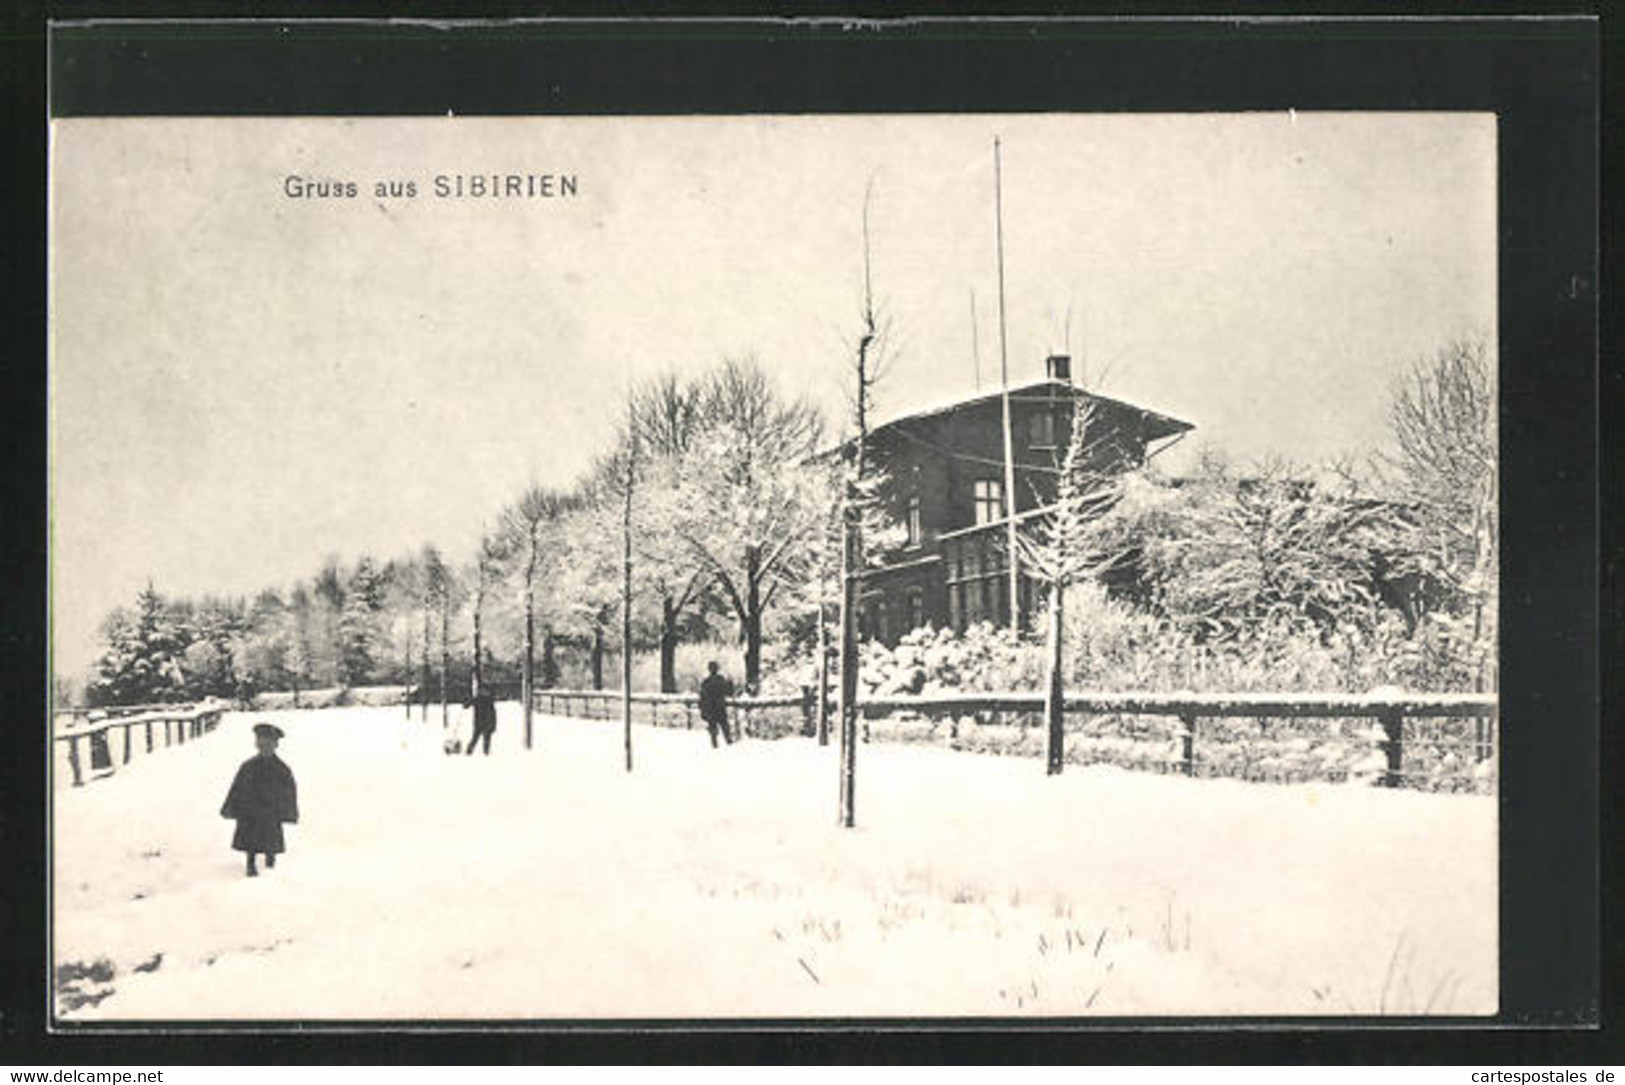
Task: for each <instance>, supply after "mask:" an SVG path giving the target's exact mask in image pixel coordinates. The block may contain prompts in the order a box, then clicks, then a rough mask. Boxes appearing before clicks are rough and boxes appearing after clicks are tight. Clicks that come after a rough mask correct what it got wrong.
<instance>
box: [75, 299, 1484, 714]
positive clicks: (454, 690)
mask: <svg viewBox="0 0 1625 1085" xmlns="http://www.w3.org/2000/svg"><path fill="white" fill-rule="evenodd" d="M866 326H867V325H866ZM863 346H864V345H863V344H861V343H860V349H862V348H863ZM1494 403H1495V396H1494V380H1493V370H1492V368H1491V366H1490V363H1489V361H1488V360H1487V358H1486V355H1485V350H1484V347H1483V345H1482V344H1480V343H1473V342H1464V343H1457V344H1452V345H1450V346H1448V347H1447V348H1445V349H1443V350H1441V351H1440V352H1438V353H1437V354H1436V355H1434V356H1433V357H1431V358H1428V359H1426V360H1424V361H1423V362H1420V363H1418V364H1417V365H1416V366H1414V367H1413V369H1412V370H1410V371H1409V372H1408V373H1407V375H1406V376H1405V377H1404V379H1403V380H1402V381H1401V382H1399V383H1398V384H1397V385H1396V386H1395V388H1394V389H1393V395H1392V397H1391V406H1390V418H1389V429H1390V434H1389V436H1390V440H1389V442H1388V446H1389V451H1388V452H1387V454H1385V455H1384V456H1381V457H1377V458H1374V459H1371V460H1367V461H1365V462H1364V463H1362V464H1358V465H1357V464H1354V463H1352V462H1344V463H1339V464H1333V465H1328V466H1327V467H1326V468H1324V469H1322V470H1320V471H1319V472H1318V477H1312V473H1309V472H1305V471H1304V470H1302V469H1300V468H1296V467H1292V466H1290V465H1288V464H1285V463H1283V462H1279V461H1275V462H1268V463H1264V464H1259V465H1254V466H1253V467H1252V468H1250V469H1249V470H1248V471H1245V472H1241V471H1237V470H1236V469H1234V468H1233V467H1232V466H1231V465H1229V464H1227V463H1226V462H1224V461H1223V460H1222V458H1219V457H1217V456H1207V457H1204V458H1203V460H1202V461H1201V462H1200V463H1199V464H1198V465H1197V467H1196V469H1195V470H1194V471H1193V472H1192V473H1191V474H1190V475H1189V476H1187V477H1186V478H1183V479H1179V480H1169V479H1159V478H1158V477H1157V476H1156V474H1155V472H1154V471H1151V470H1149V469H1147V470H1142V471H1140V472H1137V473H1133V474H1129V475H1121V476H1113V477H1100V476H1095V475H1091V474H1088V473H1087V472H1084V471H1083V470H1082V469H1081V468H1080V467H1078V466H1075V465H1078V464H1082V463H1084V462H1086V461H1087V460H1089V457H1087V456H1085V455H1084V454H1083V453H1084V451H1085V450H1084V449H1083V448H1081V447H1079V448H1074V449H1070V450H1068V458H1067V460H1066V462H1063V463H1062V464H1061V467H1062V472H1063V482H1064V485H1063V487H1062V492H1061V497H1060V500H1059V502H1058V505H1057V512H1056V514H1055V515H1052V516H1050V517H1047V518H1040V519H1038V520H1036V521H1034V522H1033V523H1032V524H1031V525H1030V526H1029V527H1028V529H1027V535H1026V536H1025V537H1024V539H1023V546H1022V560H1023V565H1024V568H1025V569H1026V571H1027V572H1028V574H1029V575H1031V576H1033V577H1034V578H1035V579H1037V580H1039V581H1040V582H1042V583H1047V584H1049V585H1051V588H1050V591H1051V592H1053V596H1052V597H1051V598H1050V606H1052V607H1053V608H1055V609H1057V610H1058V609H1059V608H1060V605H1061V597H1062V591H1058V590H1055V589H1054V586H1055V585H1059V588H1060V589H1062V590H1064V589H1065V587H1066V586H1067V585H1068V584H1071V583H1075V582H1079V581H1085V580H1105V581H1106V582H1108V583H1110V584H1112V585H1113V588H1114V590H1115V591H1117V592H1118V593H1119V595H1120V596H1121V597H1123V598H1127V599H1129V600H1132V601H1133V603H1134V604H1135V606H1136V607H1137V608H1138V609H1139V611H1140V612H1142V613H1144V614H1146V615H1147V616H1148V617H1152V618H1154V619H1155V620H1156V621H1157V622H1158V623H1161V625H1162V627H1164V628H1167V629H1168V630H1169V631H1170V632H1171V633H1177V634H1178V635H1179V636H1180V637H1182V638H1184V639H1185V640H1187V641H1194V642H1197V643H1201V644H1204V645H1206V646H1207V647H1208V648H1210V649H1212V650H1217V651H1223V650H1225V646H1226V645H1230V646H1232V647H1234V648H1235V650H1236V651H1238V652H1241V651H1249V652H1257V651H1260V650H1261V649H1260V647H1259V646H1260V645H1261V644H1270V645H1275V644H1280V643H1286V642H1285V641H1282V639H1281V637H1282V636H1283V635H1286V634H1290V635H1291V636H1295V637H1301V638H1309V639H1314V640H1319V641H1322V642H1324V641H1327V640H1328V639H1329V638H1334V637H1337V636H1341V635H1343V632H1344V631H1347V630H1356V631H1361V632H1363V633H1365V634H1370V633H1371V632H1372V631H1373V630H1376V629H1378V628H1379V627H1385V626H1384V623H1392V622H1393V621H1394V620H1395V619H1396V617H1397V618H1399V619H1402V621H1403V627H1402V630H1401V636H1400V639H1399V642H1398V643H1397V646H1396V648H1395V652H1396V662H1395V666H1394V681H1395V682H1396V683H1403V684H1406V685H1417V686H1418V687H1419V688H1492V687H1493V684H1494V674H1493V668H1494V649H1495V643H1496V618H1497V614H1496V593H1495V585H1496V577H1497V549H1496V539H1497V522H1496V477H1497V476H1496V447H1495V430H1494ZM1080 421H1081V422H1082V423H1083V424H1080V425H1077V426H1075V427H1074V433H1075V434H1076V435H1077V436H1078V438H1079V439H1080V440H1083V439H1086V438H1088V439H1092V438H1091V435H1093V434H1094V433H1095V430H1094V427H1093V426H1092V425H1090V424H1089V422H1088V419H1087V418H1083V419H1080ZM827 432H828V428H827V423H826V420H825V419H824V417H823V416H822V415H821V414H820V412H819V411H818V410H816V409H815V408H814V407H813V406H812V405H811V404H810V403H808V402H807V401H805V400H803V399H799V398H794V397H787V396H785V395H784V394H782V393H781V392H780V391H779V390H778V389H777V388H776V387H775V386H774V384H773V382H772V381H771V380H770V379H769V378H768V376H767V375H766V374H765V372H764V371H763V369H762V367H761V366H760V365H759V364H757V363H755V362H754V361H752V360H749V359H745V360H730V361H725V362H723V363H721V364H719V365H718V366H716V367H714V368H713V369H712V370H710V371H709V372H705V373H702V374H699V375H698V376H694V377H682V376H679V375H676V374H673V373H667V374H664V375H661V376H658V377H656V378H654V379H651V380H648V381H646V382H644V383H642V384H640V385H638V386H636V387H634V388H633V389H632V390H631V392H630V393H629V395H628V399H627V403H626V409H625V412H624V414H623V416H622V420H621V422H620V424H619V425H618V427H617V429H616V432H615V434H614V437H613V439H612V440H611V442H610V443H609V445H608V446H607V447H606V448H605V449H603V450H602V451H601V453H600V454H599V455H598V456H597V457H595V458H594V460H593V461H592V463H591V466H590V467H589V469H588V470H587V471H586V472H585V473H584V474H583V475H582V477H581V478H579V479H578V480H577V481H576V483H575V484H574V485H572V486H569V487H565V488H551V487H546V486H541V485H531V486H527V487H525V488H524V489H523V490H522V491H521V492H520V493H518V494H516V495H515V496H514V498H513V499H512V500H511V501H510V502H509V503H508V504H507V505H506V506H505V507H504V508H502V509H500V510H496V511H495V513H494V515H493V517H492V519H491V525H492V526H491V529H490V530H489V531H487V532H486V533H485V534H484V536H483V537H482V538H481V540H480V542H479V544H478V546H477V547H476V552H475V553H474V554H473V555H471V556H469V557H467V558H466V559H463V560H460V561H458V560H451V559H448V558H447V557H446V556H445V555H444V554H443V553H442V552H441V551H440V550H439V549H438V548H437V547H435V546H433V545H425V546H422V547H421V548H419V549H418V550H417V551H415V552H412V553H407V554H401V555H397V556H395V557H393V558H389V559H387V560H380V559H377V558H375V557H373V556H370V555H366V554H363V555H361V556H359V557H357V558H356V559H355V560H354V562H353V563H350V564H345V563H343V562H341V561H339V560H338V559H336V558H329V559H327V560H326V561H325V562H324V563H323V564H322V565H321V566H320V568H319V569H318V570H317V571H316V573H315V574H314V575H313V576H311V577H310V578H308V579H305V580H301V581H300V582H298V583H296V584H294V585H293V586H292V587H291V588H289V589H287V590H278V589H274V588H268V589H266V590H264V591H261V592H259V593H258V594H256V595H254V596H252V597H246V598H221V597H204V598H199V599H185V598H179V597H166V596H163V595H161V594H160V593H159V592H158V591H157V590H156V589H155V588H154V587H153V586H151V585H149V586H148V587H147V588H146V589H145V590H143V591H142V592H141V593H140V594H139V595H138V597H137V598H136V599H135V600H134V601H133V603H132V604H131V605H129V606H125V607H120V608H117V609H115V610H114V611H113V612H112V613H111V614H110V615H108V617H107V619H106V621H105V622H104V625H103V629H102V633H103V640H104V644H105V650H104V652H103V654H102V656H101V658H100V659H99V660H98V661H97V664H96V668H95V673H94V675H93V677H92V679H91V681H90V682H89V684H88V685H87V688H86V698H87V700H88V701H89V702H90V703H91V704H108V703H144V702H151V701H162V700H181V699H195V698H199V697H205V696H218V697H229V698H237V699H246V698H247V697H250V696H252V695H254V694H256V693H258V692H262V691H267V690H279V691H293V692H294V693H295V694H296V695H297V694H298V693H299V692H300V691H302V690H309V689H312V688H316V687H334V686H338V687H353V686H362V685H368V684H399V685H404V686H411V687H415V688H417V689H418V690H420V691H425V692H427V693H429V694H432V695H434V696H435V697H437V698H439V699H445V698H447V697H449V698H450V699H452V700H457V699H460V698H461V696H462V695H463V693H464V692H465V691H466V690H468V689H470V688H471V687H473V686H475V685H484V686H488V687H500V688H504V689H511V690H513V691H515V692H517V693H520V694H527V693H529V692H530V691H531V690H534V689H535V688H539V687H545V686H549V685H552V684H555V683H556V682H557V681H558V680H559V677H560V670H561V663H560V657H561V655H567V656H568V657H569V658H570V659H572V660H574V661H576V662H577V664H578V665H579V666H580V667H581V668H582V670H583V672H584V675H585V680H586V681H588V682H589V683H590V684H592V685H593V686H595V687H598V688H602V687H603V686H604V685H605V684H606V682H607V681H608V678H607V676H606V673H605V666H606V660H607V658H608V657H610V656H611V655H620V656H621V657H622V658H623V660H624V658H625V652H624V647H625V645H626V644H627V643H630V646H631V648H632V650H633V651H634V652H648V653H650V654H655V655H658V658H659V673H660V688H661V689H662V690H664V691H668V692H669V691H675V690H676V688H677V685H678V674H677V666H676V657H677V650H678V647H679V645H681V644H683V643H685V642H692V641H702V640H715V639H723V638H728V639H733V640H736V641H737V643H738V645H739V651H740V660H739V667H740V673H742V675H743V677H744V683H743V684H744V685H745V687H746V688H747V689H756V688H758V687H759V686H760V684H761V682H762V680H763V678H764V670H765V667H766V664H765V662H764V646H766V645H768V644H775V643H776V644H779V645H788V644H798V645H803V646H806V647H807V648H808V650H809V652H810V653H811V654H813V655H814V656H815V658H820V659H823V660H824V661H826V662H827V661H828V660H829V659H830V657H831V655H832V654H834V652H835V650H836V648H837V645H836V644H835V643H834V642H833V639H832V637H831V635H830V634H831V630H832V628H833V627H834V621H835V619H836V618H837V617H838V615H839V611H840V607H841V605H842V601H843V598H842V585H843V583H845V584H847V585H849V586H850V584H851V583H852V578H851V577H850V576H848V575H847V574H846V571H845V569H844V568H843V566H844V564H849V563H851V562H852V561H854V560H857V561H861V562H862V563H863V564H864V565H871V564H873V563H874V562H876V561H879V560H883V558H884V555H885V553H886V552H887V549H888V546H893V545H896V543H897V541H898V533H897V530H896V525H895V524H892V523H890V522H889V520H888V519H887V517H886V515H885V513H884V508H885V505H886V502H885V501H884V500H883V496H882V491H883V490H884V487H885V484H886V483H885V478H884V474H883V472H882V471H881V470H879V469H878V468H877V467H876V466H874V465H864V464H863V463H862V461H861V460H859V461H858V462H857V463H856V464H854V461H853V458H852V457H851V456H848V457H846V458H844V459H843V458H841V457H826V456H817V455H815V453H816V452H817V451H818V450H819V449H820V448H821V447H823V446H824V444H825V440H826V435H827ZM860 432H861V431H860ZM849 447H850V446H849ZM853 509H856V510H857V513H858V514H859V515H860V517H861V518H862V519H863V524H862V527H863V537H864V539H865V545H864V546H863V548H862V551H863V553H862V556H861V557H855V556H854V554H853V553H852V552H850V551H849V550H848V548H847V542H848V536H847V532H846V526H844V525H845V519H844V517H845V516H847V515H848V514H849V513H850V511H851V510H853ZM843 510H847V511H845V512H843ZM628 566H629V568H628ZM628 596H629V597H630V599H631V601H632V606H631V607H630V608H624V607H623V602H624V600H625V599H626V598H627V597H628ZM1051 625H1052V626H1053V625H1058V623H1051ZM1261 631H1264V632H1268V633H1269V634H1270V636H1271V637H1274V639H1273V640H1271V639H1269V637H1265V636H1264V635H1263V633H1261ZM1270 650H1271V651H1274V650H1276V649H1274V648H1271V649H1270ZM1059 651H1060V646H1059V643H1058V642H1054V643H1052V645H1051V653H1052V654H1053V653H1058V652H1059ZM622 680H623V681H624V675H623V678H622ZM526 703H529V698H528V697H527V698H526Z"/></svg>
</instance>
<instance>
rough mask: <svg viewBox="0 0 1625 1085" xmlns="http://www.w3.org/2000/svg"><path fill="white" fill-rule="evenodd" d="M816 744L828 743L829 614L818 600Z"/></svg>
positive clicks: (823, 744)
mask: <svg viewBox="0 0 1625 1085" xmlns="http://www.w3.org/2000/svg"><path fill="white" fill-rule="evenodd" d="M815 711H817V713H818V717H817V718H818V744H819V745H820V746H828V745H829V616H828V615H827V614H825V613H824V603H823V600H822V599H820V600H819V602H818V706H817V708H816V710H815Z"/></svg>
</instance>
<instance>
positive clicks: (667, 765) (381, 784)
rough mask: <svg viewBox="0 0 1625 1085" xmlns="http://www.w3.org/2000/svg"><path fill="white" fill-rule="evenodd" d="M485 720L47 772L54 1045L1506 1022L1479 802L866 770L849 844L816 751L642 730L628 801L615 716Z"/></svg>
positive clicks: (1490, 828)
mask: <svg viewBox="0 0 1625 1085" xmlns="http://www.w3.org/2000/svg"><path fill="white" fill-rule="evenodd" d="M459 715H461V714H460V713H459ZM266 718H269V719H273V720H274V721H275V722H276V723H278V724H279V725H280V726H282V727H283V728H284V729H285V730H286V731H287V738H286V739H285V740H284V742H283V744H282V751H281V753H282V755H283V757H284V759H285V760H286V761H287V762H288V763H289V764H290V765H291V766H292V767H293V769H294V771H295V773H296V774H297V776H298V781H299V798H300V807H301V814H302V820H301V822H300V824H299V825H297V826H294V827H292V828H290V830H289V832H288V837H289V852H288V854H287V855H285V856H283V858H282V861H281V863H280V864H279V865H278V866H277V868H276V869H275V870H274V871H270V872H268V873H265V874H262V876H261V877H259V878H258V879H253V880H250V879H247V878H245V877H244V876H243V873H242V866H241V858H242V857H241V856H240V855H237V854H236V853H234V852H232V851H230V850H229V847H228V845H229V841H230V838H231V824H230V823H229V822H226V821H224V820H222V819H221V818H220V817H219V815H218V810H219V806H220V802H221V800H222V798H223V796H224V794H225V790H226V786H227V784H228V783H229V782H230V779H231V774H232V771H233V770H234V768H235V766H236V765H237V764H238V762H240V761H241V760H242V759H243V758H245V757H247V756H249V754H251V753H252V740H251V736H250V734H249V726H250V724H251V723H252V722H253V721H254V720H258V719H266ZM499 718H500V725H499V728H498V731H497V735H496V740H495V744H494V752H493V754H492V756H491V757H489V758H485V757H482V756H479V755H476V756H474V757H472V758H468V757H455V758H453V757H447V756H445V755H444V754H443V753H442V748H441V743H442V739H443V733H442V731H441V728H440V724H439V719H438V710H434V711H432V712H431V714H430V720H429V722H428V723H426V724H425V723H420V722H418V721H417V720H416V719H415V718H414V719H413V721H412V722H411V723H406V722H404V720H403V719H402V712H401V710H400V709H399V708H388V709H385V708H354V709H334V710H326V711H307V712H276V713H256V714H254V715H252V716H250V715H228V716H227V717H226V719H225V721H224V722H223V723H222V724H221V727H220V729H219V730H218V731H217V732H215V733H214V734H212V735H209V736H206V737H205V738H203V739H200V740H198V741H196V742H191V743H188V744H186V745H185V746H184V747H177V748H174V749H170V750H162V751H159V752H157V753H155V754H153V755H152V756H151V757H150V758H145V759H142V758H138V759H137V761H136V762H135V763H133V764H131V765H130V766H128V767H126V768H122V769H121V770H120V771H119V773H118V774H117V775H115V776H113V777H111V778H108V779H103V780H99V781H96V782H93V783H91V784H89V785H88V786H85V787H83V788H77V789H76V788H72V787H70V786H68V782H67V781H66V780H64V779H61V778H60V776H61V774H59V779H58V780H57V792H56V805H55V835H54V847H53V855H54V863H55V871H54V886H55V894H54V911H55V927H54V932H55V950H56V964H57V966H58V975H59V977H61V978H63V979H65V980H69V979H70V978H71V981H70V982H67V983H65V984H63V985H62V986H60V987H59V1006H60V1008H61V1012H62V1013H63V1016H64V1018H65V1019H68V1020H81V1019H83V1020H89V1019H120V1018H122V1019H156V1018H164V1019H211V1018H213V1019H237V1018H283V1019H289V1018H300V1019H316V1018H371V1019H377V1018H400V1017H434V1018H469V1017H477V1018H515V1017H518V1018H527V1019H549V1018H564V1017H579V1016H587V1017H665V1016H683V1017H696V1016H697V1017H712V1016H720V1017H731V1016H745V1017H781V1016H796V1017H810V1016H827V1015H837V1016H847V1015H866V1016H867V1015H884V1016H919V1015H925V1016H931V1015H956V1016H958V1015H1004V1014H1034V1015H1080V1014H1090V1015H1094V1014H1098V1015H1142V1014H1176V1013H1177V1014H1219V1013H1223V1014H1232V1013H1234V1014H1271V1015H1282V1014H1294V1015H1295V1014H1320V1013H1332V1014H1347V1013H1360V1014H1375V1013H1451V1014H1489V1013H1493V1012H1494V1011H1495V1009H1496V952H1497V950H1496V814H1495V805H1494V800H1493V799H1490V798H1484V797H1474V796H1451V795H1429V794H1423V793H1418V792H1412V791H1378V790H1373V789H1370V788H1365V787H1356V786H1327V785H1296V786H1275V785H1264V784H1249V783H1242V782H1239V781H1234V780H1186V779H1180V778H1173V777H1163V776H1156V775H1150V774H1144V773H1133V772H1127V771H1124V770H1120V769H1115V768H1107V767H1093V768H1085V769H1069V770H1068V771H1067V773H1066V775H1064V776H1063V777H1060V778H1056V779H1049V778H1046V777H1045V776H1044V775H1043V766H1042V763H1041V762H1039V761H1035V760H1030V759H1024V758H1023V759H1016V758H996V757H985V756H977V755H970V754H964V753H953V752H949V751H945V750H937V749H928V748H918V747H891V746H885V745H879V744H877V745H871V746H865V747H863V748H862V749H861V750H860V751H859V763H858V821H859V828H858V829H856V830H841V829H838V828H836V827H835V799H836V750H835V747H834V746H833V745H831V746H830V747H828V748H823V749H821V748H819V747H818V746H817V745H816V744H814V743H812V742H811V741H809V740H804V739H789V740H784V741H781V742H761V741H752V742H746V743H743V744H740V745H737V746H734V747H732V748H727V749H723V750H721V751H713V750H711V748H710V747H709V745H708V744H707V742H706V738H705V734H704V732H703V731H673V730H665V729H655V728H650V727H644V726H639V727H637V728H636V729H635V730H634V740H635V743H636V754H637V766H636V768H637V771H636V772H635V773H634V774H632V775H630V776H629V775H627V774H626V773H625V772H624V771H623V768H622V764H621V756H622V755H621V745H620V742H621V737H620V729H619V724H618V723H603V722H583V721H572V720H562V719H557V718H551V717H538V719H537V745H536V749H535V750H533V751H530V752H529V753H526V752H525V751H524V750H523V749H522V748H521V731H522V725H521V723H520V721H519V706H518V705H517V704H505V705H502V706H500V713H499ZM464 725H465V726H466V723H465V724H464ZM97 962H102V963H101V964H100V965H99V966H98V965H97ZM86 972H89V973H90V974H89V975H86V974H85V973H86ZM63 993H66V994H67V995H69V996H70V997H69V998H68V999H67V1000H62V998H61V995H62V994H63ZM98 996H100V997H98ZM70 1004H74V1005H70Z"/></svg>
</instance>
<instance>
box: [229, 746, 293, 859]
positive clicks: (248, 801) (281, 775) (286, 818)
mask: <svg viewBox="0 0 1625 1085" xmlns="http://www.w3.org/2000/svg"><path fill="white" fill-rule="evenodd" d="M281 738H282V729H281V728H280V727H277V726H275V725H273V724H269V723H256V724H255V725H254V746H255V748H256V749H257V750H259V752H258V753H257V754H255V755H254V756H253V757H250V758H249V759H248V760H247V761H244V762H243V763H242V765H240V766H239V767H238V769H237V776H236V778H235V779H233V780H232V781H231V790H230V791H228V792H227V793H226V801H225V804H224V805H223V806H221V807H220V816H221V817H223V818H231V819H232V820H234V821H236V822H237V831H236V832H235V833H234V834H233V835H232V838H231V846H232V848H233V849H235V850H237V851H241V852H246V853H247V855H248V876H249V877H250V878H257V877H259V873H260V872H259V871H258V870H257V869H255V867H254V856H255V855H256V854H259V855H263V856H265V866H266V869H270V868H272V867H274V866H276V857H277V856H278V855H279V854H281V853H282V852H283V851H284V850H286V849H285V845H284V844H283V840H282V823H283V822H287V823H288V824H290V825H292V824H294V823H296V822H298V820H299V794H298V789H297V787H296V786H295V784H294V781H293V770H292V769H290V768H288V766H287V765H286V764H284V763H283V761H282V759H281V758H279V757H277V755H276V747H277V741H278V740H279V739H281Z"/></svg>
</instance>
